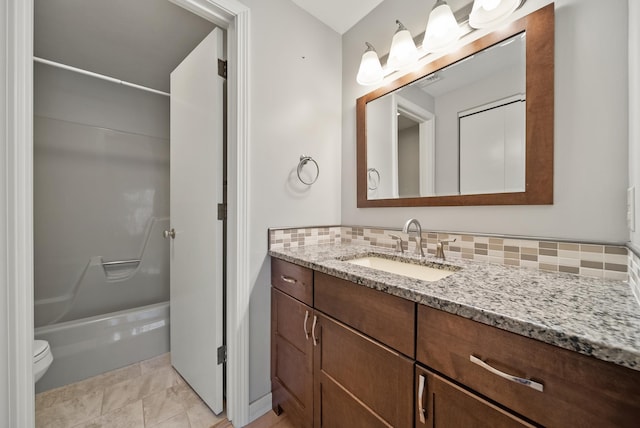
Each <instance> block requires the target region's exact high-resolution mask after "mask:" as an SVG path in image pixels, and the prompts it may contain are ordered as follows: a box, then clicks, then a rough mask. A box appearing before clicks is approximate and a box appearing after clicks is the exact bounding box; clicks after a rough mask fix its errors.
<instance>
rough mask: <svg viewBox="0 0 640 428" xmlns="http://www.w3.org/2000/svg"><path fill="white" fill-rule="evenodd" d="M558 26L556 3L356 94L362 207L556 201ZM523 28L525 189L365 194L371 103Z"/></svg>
mask: <svg viewBox="0 0 640 428" xmlns="http://www.w3.org/2000/svg"><path fill="white" fill-rule="evenodd" d="M554 27H555V11H554V3H551V4H549V5H547V6H545V7H543V8H541V9H538V10H537V11H534V12H532V13H530V14H529V15H527V16H525V17H523V18H521V19H519V20H517V21H514V22H513V23H511V24H508V25H507V26H505V27H504V28H500V29H499V30H496V31H494V32H492V33H489V34H487V35H485V36H483V37H481V38H480V39H478V40H475V41H473V42H470V43H468V44H467V45H465V46H462V47H461V48H459V49H457V50H456V51H455V52H451V53H449V54H447V55H444V56H443V57H441V58H438V59H436V60H435V61H432V62H430V63H428V64H426V65H424V66H423V67H421V68H419V69H418V70H416V71H413V72H410V73H408V74H406V75H404V76H401V77H400V78H398V79H396V80H394V81H393V82H391V83H389V84H388V85H385V86H382V87H380V88H378V89H375V90H374V91H372V92H369V93H368V94H366V95H363V96H362V97H360V98H358V99H357V101H356V123H357V129H356V133H357V148H356V154H357V197H358V208H371V207H422V206H466V205H550V204H553V134H554V37H555V35H554V34H555V28H554ZM521 32H526V34H527V36H526V40H527V42H526V62H527V63H526V91H527V92H526V93H527V106H526V171H525V191H524V192H514V193H486V194H473V195H447V196H424V197H412V198H394V199H367V118H366V110H367V108H366V107H367V103H368V102H370V101H373V100H375V99H377V98H380V97H382V96H384V95H387V94H390V93H392V92H394V91H395V90H397V89H400V88H402V87H404V86H406V85H409V84H411V83H413V82H415V81H417V80H419V79H421V78H422V77H424V76H427V75H429V74H431V73H433V72H435V71H438V70H440V69H441V68H444V67H446V66H449V65H451V64H453V63H455V62H458V61H460V60H462V59H464V58H466V57H468V56H470V55H473V54H474V53H476V52H479V51H481V50H483V49H486V48H488V47H490V46H493V45H495V44H497V43H500V42H502V41H503V40H505V39H508V38H509V37H512V36H514V35H516V34H518V33H521Z"/></svg>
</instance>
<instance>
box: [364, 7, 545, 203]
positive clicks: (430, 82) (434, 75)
mask: <svg viewBox="0 0 640 428" xmlns="http://www.w3.org/2000/svg"><path fill="white" fill-rule="evenodd" d="M517 45H520V50H518V49H517ZM507 51H510V52H514V53H513V56H512V57H511V59H509V60H504V61H506V62H505V63H503V62H502V61H503V60H502V59H501V58H506V57H505V56H504V52H507ZM499 58H500V59H499ZM488 64H498V68H494V69H493V71H492V70H490V69H488V68H486V67H485V66H488ZM464 69H466V70H467V71H466V73H463V72H462V70H464ZM515 69H520V70H521V75H522V77H521V78H519V77H517V76H516V74H517V73H516V72H515V71H512V70H515ZM496 70H498V71H499V72H500V73H502V74H500V75H498V73H496ZM462 74H466V75H467V76H468V77H467V78H468V79H471V80H469V81H466V80H465V81H456V83H452V82H454V75H462ZM483 79H484V80H483ZM487 79H492V81H491V82H490V81H489V80H487ZM511 80H513V81H514V83H513V84H507V81H511ZM471 81H473V82H471ZM496 81H501V82H504V86H505V88H502V89H500V90H494V91H489V88H493V87H495V82H496ZM470 83H473V86H472V85H471V84H470ZM509 85H510V86H509ZM507 86H508V87H507ZM427 88H429V89H427ZM505 91H506V92H505ZM418 92H419V93H420V94H422V93H423V92H424V93H426V94H427V95H426V98H425V99H423V98H420V99H417V98H416V93H418ZM460 94H464V98H465V99H464V100H462V98H463V97H461V95H460ZM452 100H455V102H454V101H452ZM381 112H382V113H381ZM446 113H448V114H446ZM356 120H357V186H358V188H357V197H358V207H359V208H366V207H411V206H464V205H548V204H553V134H554V5H553V3H552V4H549V5H547V6H545V7H543V8H541V9H539V10H537V11H534V12H532V13H530V14H529V15H527V16H525V17H523V18H521V19H519V20H517V21H514V22H513V23H511V24H509V25H507V26H505V27H503V28H501V29H499V30H496V31H494V32H492V33H489V34H487V35H485V36H483V37H481V38H480V39H478V40H475V41H473V42H470V43H468V44H467V45H464V46H463V47H461V48H459V49H458V50H456V51H455V52H452V53H450V54H447V55H445V56H443V57H441V58H438V59H436V60H434V61H432V62H430V63H428V64H426V65H424V66H423V67H421V68H420V69H418V70H416V71H414V72H411V73H409V74H406V75H404V76H402V77H400V78H398V79H397V80H395V81H393V82H391V83H390V84H388V85H385V86H383V87H381V88H378V89H376V90H374V91H372V92H370V93H368V94H366V95H364V96H362V97H360V98H358V99H357V101H356ZM409 131H410V132H409ZM514 141H515V142H514Z"/></svg>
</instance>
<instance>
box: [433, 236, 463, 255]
mask: <svg viewBox="0 0 640 428" xmlns="http://www.w3.org/2000/svg"><path fill="white" fill-rule="evenodd" d="M456 239H458V238H455V239H443V240H441V241H440V240H438V245H437V246H436V257H437V258H440V259H442V260H445V258H446V257H445V254H444V245H445V244H451V243H452V242H456Z"/></svg>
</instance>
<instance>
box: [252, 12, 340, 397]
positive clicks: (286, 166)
mask: <svg viewBox="0 0 640 428" xmlns="http://www.w3.org/2000/svg"><path fill="white" fill-rule="evenodd" d="M242 2H243V3H244V4H246V5H247V6H248V7H250V8H251V35H250V46H251V61H250V64H251V65H250V67H251V68H250V76H251V82H250V84H251V95H250V96H251V100H250V103H251V106H250V108H251V110H250V123H251V128H250V147H249V153H250V156H251V159H250V168H249V173H250V178H249V194H250V196H249V212H250V220H249V221H250V224H249V234H250V245H251V248H250V251H251V254H250V263H251V272H250V280H251V281H252V284H253V291H252V295H251V302H250V308H249V310H250V313H249V323H250V345H249V346H250V362H249V364H250V371H249V375H250V385H249V387H250V396H249V398H250V401H255V400H256V399H258V398H260V397H262V396H264V395H265V394H267V393H269V392H270V391H271V382H270V379H269V377H270V364H269V355H270V348H269V342H270V340H269V335H270V312H271V310H270V303H269V302H270V290H269V289H270V282H271V279H270V265H269V263H270V260H269V258H268V257H267V228H268V227H277V226H298V225H300V226H303V225H329V224H339V223H340V198H339V196H338V195H339V194H340V186H341V183H340V165H341V161H340V154H341V152H340V138H341V109H340V100H341V92H340V88H341V69H342V66H341V53H340V52H341V46H340V42H341V40H340V35H339V34H338V33H336V32H334V31H333V30H331V29H330V28H329V27H327V26H325V25H324V24H322V23H320V22H319V21H317V20H316V19H315V18H312V17H311V16H310V15H309V14H307V13H306V12H304V11H303V10H302V9H300V8H299V7H298V6H295V5H294V4H293V3H292V2H291V1H289V0H271V1H268V2H266V1H264V0H242ZM301 154H306V155H310V156H313V158H314V159H315V160H316V161H317V162H318V164H319V166H320V176H319V178H318V181H317V182H316V183H315V184H314V185H312V186H311V187H307V186H304V185H302V183H300V182H299V181H298V179H297V177H296V168H297V165H298V161H299V158H300V155H301Z"/></svg>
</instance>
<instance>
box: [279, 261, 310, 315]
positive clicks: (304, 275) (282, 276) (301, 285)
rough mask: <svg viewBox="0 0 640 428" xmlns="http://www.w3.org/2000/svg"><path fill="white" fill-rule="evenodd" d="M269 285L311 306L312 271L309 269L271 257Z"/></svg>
mask: <svg viewBox="0 0 640 428" xmlns="http://www.w3.org/2000/svg"><path fill="white" fill-rule="evenodd" d="M271 285H273V286H274V287H275V288H277V289H278V290H280V291H283V292H284V293H287V294H288V295H290V296H291V297H294V298H296V299H298V300H300V301H301V302H303V303H305V304H307V305H309V306H313V271H312V270H311V269H309V268H306V267H302V266H298V265H296V264H293V263H289V262H286V261H284V260H280V259H276V258H272V259H271Z"/></svg>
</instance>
